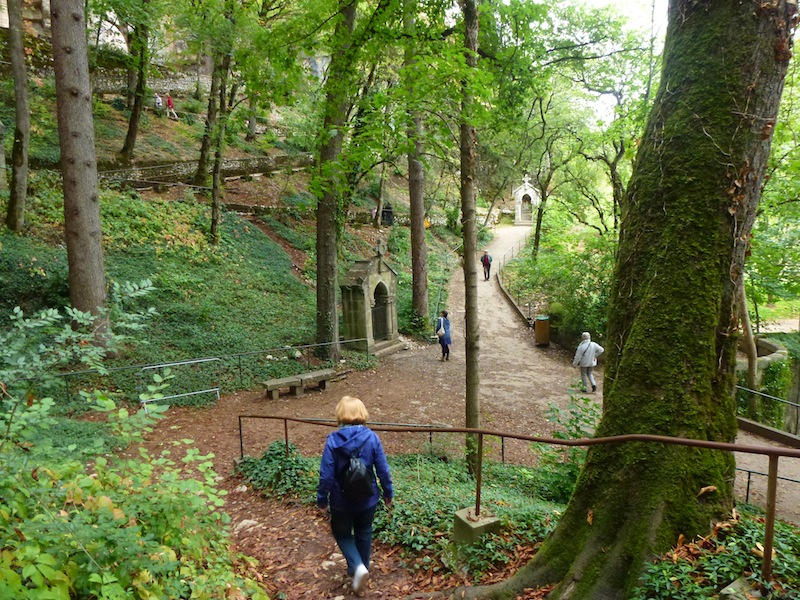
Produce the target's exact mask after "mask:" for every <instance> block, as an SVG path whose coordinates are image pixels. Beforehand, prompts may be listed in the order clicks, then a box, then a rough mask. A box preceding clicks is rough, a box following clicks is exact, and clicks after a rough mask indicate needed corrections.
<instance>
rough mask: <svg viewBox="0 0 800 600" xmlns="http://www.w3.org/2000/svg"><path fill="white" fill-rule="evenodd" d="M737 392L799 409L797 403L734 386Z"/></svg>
mask: <svg viewBox="0 0 800 600" xmlns="http://www.w3.org/2000/svg"><path fill="white" fill-rule="evenodd" d="M736 389H737V390H741V391H743V392H747V393H749V394H755V395H756V396H761V397H762V398H769V399H770V400H777V401H778V402H782V403H784V404H788V405H789V406H794V407H795V408H800V404H798V403H797V402H792V401H790V400H784V399H783V398H778V397H777V396H770V395H769V394H765V393H764V392H759V391H758V390H751V389H750V388H746V387H744V386H742V385H737V386H736Z"/></svg>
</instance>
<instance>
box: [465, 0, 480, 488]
mask: <svg viewBox="0 0 800 600" xmlns="http://www.w3.org/2000/svg"><path fill="white" fill-rule="evenodd" d="M460 4H461V10H462V12H463V14H464V50H465V55H466V63H467V66H468V67H469V69H470V70H474V69H475V68H476V67H477V65H478V5H477V2H476V0H461V2H460ZM471 76H472V75H471V74H467V75H466V79H465V81H464V83H463V92H462V100H461V126H460V128H461V135H460V138H461V139H460V145H461V223H462V237H463V241H464V254H463V257H462V258H463V261H462V262H463V267H464V309H465V311H466V329H467V331H466V334H467V337H466V342H465V344H464V345H465V354H466V368H467V371H466V372H467V374H466V382H465V383H466V398H465V402H466V426H467V427H474V428H478V427H480V423H481V415H480V408H481V406H480V387H481V378H480V371H479V364H478V360H479V358H480V323H479V322H478V270H477V268H476V265H477V262H478V261H477V254H478V248H477V246H478V226H477V211H476V210H475V207H476V200H477V195H478V183H477V176H478V138H477V134H476V132H475V126H474V125H472V119H473V114H472V112H473V110H474V107H473V104H474V102H475V99H474V97H473V92H472V84H471V81H470V79H471ZM477 450H478V449H477V445H476V442H475V440H474V439H472V438H470V439H468V441H467V462H468V464H469V466H470V470H471V471H472V472H473V473H474V472H476V471H477V464H478V458H479V457H478V452H477Z"/></svg>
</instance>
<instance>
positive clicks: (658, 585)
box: [631, 509, 800, 600]
mask: <svg viewBox="0 0 800 600" xmlns="http://www.w3.org/2000/svg"><path fill="white" fill-rule="evenodd" d="M763 539H764V523H763V518H762V517H759V516H758V515H757V514H756V513H755V512H753V511H752V509H745V510H743V515H742V518H741V519H738V518H737V519H731V520H730V521H727V522H725V523H723V524H722V526H721V527H718V528H717V530H715V535H713V536H710V537H709V538H706V539H704V540H701V541H699V542H698V543H695V544H692V545H690V546H689V548H690V550H691V551H690V552H686V553H681V552H678V553H677V557H676V556H675V555H674V553H673V552H670V553H668V554H666V555H665V556H662V557H660V558H658V559H657V560H656V561H654V562H653V563H652V564H650V565H648V566H647V567H646V568H645V570H644V573H643V574H642V577H641V579H640V585H639V587H638V588H637V589H635V590H633V591H632V593H631V598H635V599H637V600H639V599H644V598H655V599H659V600H673V599H674V600H684V599H687V598H716V597H718V595H719V591H720V590H721V589H722V588H724V587H725V586H727V585H728V584H730V583H731V582H733V581H734V580H735V579H737V578H739V577H742V576H747V578H748V579H749V580H750V581H751V582H753V583H756V582H759V581H760V577H759V573H760V572H761V557H760V556H759V554H758V548H759V546H761V542H762V541H763ZM774 548H775V558H774V560H773V574H774V576H775V580H774V581H773V582H764V581H760V583H762V584H766V587H767V589H771V590H773V592H774V595H770V596H769V597H770V598H782V599H787V600H789V599H797V598H800V531H798V530H797V528H796V527H792V526H790V525H788V524H786V523H781V522H778V523H776V528H775V541H774ZM679 550H680V549H679Z"/></svg>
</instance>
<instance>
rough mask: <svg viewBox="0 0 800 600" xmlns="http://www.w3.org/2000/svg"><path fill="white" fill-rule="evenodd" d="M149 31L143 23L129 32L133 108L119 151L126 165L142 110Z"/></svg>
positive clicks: (148, 61)
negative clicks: (133, 74) (132, 58)
mask: <svg viewBox="0 0 800 600" xmlns="http://www.w3.org/2000/svg"><path fill="white" fill-rule="evenodd" d="M149 37H150V33H149V29H148V26H147V25H146V24H144V23H140V24H138V25H134V27H133V30H132V32H131V47H132V48H135V49H136V91H135V92H134V95H133V108H132V109H131V117H130V119H128V132H127V133H126V134H125V143H124V144H123V145H122V150H120V158H121V159H122V162H124V163H126V164H128V163H130V162H131V161H132V160H133V149H134V147H135V146H136V138H137V137H138V135H139V123H140V121H141V119H142V111H143V110H144V102H145V97H144V96H145V93H146V90H147V69H148V68H149V66H150V51H149Z"/></svg>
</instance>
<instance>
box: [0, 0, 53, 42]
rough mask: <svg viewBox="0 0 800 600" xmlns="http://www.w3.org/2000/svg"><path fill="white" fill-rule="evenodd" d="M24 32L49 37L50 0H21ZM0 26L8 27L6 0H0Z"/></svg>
mask: <svg viewBox="0 0 800 600" xmlns="http://www.w3.org/2000/svg"><path fill="white" fill-rule="evenodd" d="M22 21H23V22H24V23H25V34H26V35H33V36H35V37H43V36H44V37H50V0H22ZM0 28H2V29H8V0H0Z"/></svg>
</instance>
